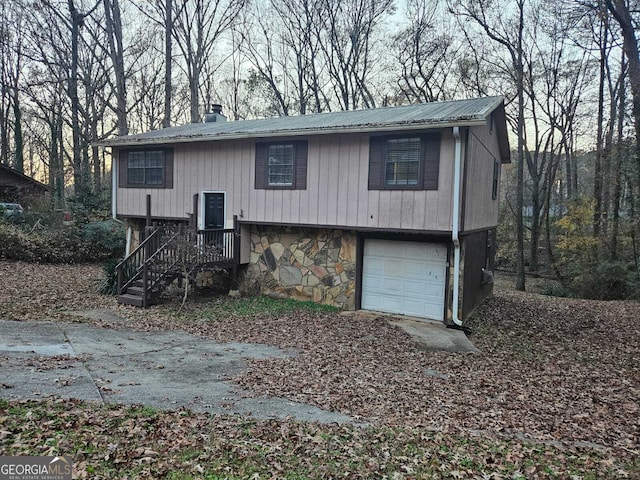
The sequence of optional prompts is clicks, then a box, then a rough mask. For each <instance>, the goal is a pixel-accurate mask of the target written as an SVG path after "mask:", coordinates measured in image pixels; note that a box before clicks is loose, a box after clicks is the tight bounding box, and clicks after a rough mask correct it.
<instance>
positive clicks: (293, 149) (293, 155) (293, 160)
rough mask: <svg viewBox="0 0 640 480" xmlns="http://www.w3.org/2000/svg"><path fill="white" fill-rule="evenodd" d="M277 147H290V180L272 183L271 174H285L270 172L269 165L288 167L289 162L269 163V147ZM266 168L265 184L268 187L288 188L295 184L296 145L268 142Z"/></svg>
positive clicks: (285, 148) (286, 148)
mask: <svg viewBox="0 0 640 480" xmlns="http://www.w3.org/2000/svg"><path fill="white" fill-rule="evenodd" d="M278 147H282V148H283V149H284V150H288V149H289V147H290V148H291V174H290V175H291V181H289V182H286V183H284V182H283V183H272V182H271V177H272V175H281V176H284V175H285V174H275V173H273V174H272V172H271V167H288V166H289V163H288V162H287V163H284V162H283V163H279V164H277V165H272V164H271V156H272V154H271V149H275V148H278ZM266 169H267V185H268V186H269V187H272V188H289V187H293V186H295V183H296V147H295V145H294V144H293V143H272V144H269V146H268V147H267V164H266Z"/></svg>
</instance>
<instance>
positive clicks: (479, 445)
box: [0, 400, 634, 480]
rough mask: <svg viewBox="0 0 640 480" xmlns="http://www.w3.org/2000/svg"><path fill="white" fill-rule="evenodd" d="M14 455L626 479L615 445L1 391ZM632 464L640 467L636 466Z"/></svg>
mask: <svg viewBox="0 0 640 480" xmlns="http://www.w3.org/2000/svg"><path fill="white" fill-rule="evenodd" d="M0 419H1V420H2V428H1V429H0V447H1V448H2V451H3V453H4V454H10V455H27V454H28V455H53V454H56V455H71V456H72V457H73V458H74V478H88V479H124V478H129V479H134V478H174V479H175V478H179V479H196V478H198V479H200V478H203V479H222V478H225V479H240V478H242V479H247V478H252V479H274V478H291V479H293V478H295V479H306V478H338V477H341V478H356V479H369V478H388V479H414V478H415V479H417V478H422V479H445V478H447V479H448V478H461V479H496V480H500V479H524V478H532V479H535V478H624V477H625V476H628V473H627V472H626V471H625V470H624V469H625V468H626V467H627V466H625V465H621V464H619V462H618V461H617V460H616V459H615V458H612V457H611V456H610V455H608V454H605V453H598V452H595V453H594V452H591V451H589V449H586V448H580V447H569V448H558V447H554V446H545V445H537V444H527V443H520V442H517V441H509V440H504V439H492V438H465V437H463V436H459V435H455V434H445V433H442V432H431V431H425V430H422V429H415V428H403V427H393V428H386V427H368V428H358V427H353V426H348V425H344V426H326V425H318V424H312V423H303V422H294V421H290V420H271V421H254V420H247V419H243V418H238V417H228V416H208V415H205V414H194V413H192V412H189V411H187V410H178V411H175V412H167V411H158V410H155V409H151V408H148V407H141V406H133V407H123V406H97V405H92V404H90V403H82V402H79V401H75V400H47V401H41V402H35V401H21V402H11V403H9V402H5V401H2V400H0ZM631 468H634V466H633V465H631Z"/></svg>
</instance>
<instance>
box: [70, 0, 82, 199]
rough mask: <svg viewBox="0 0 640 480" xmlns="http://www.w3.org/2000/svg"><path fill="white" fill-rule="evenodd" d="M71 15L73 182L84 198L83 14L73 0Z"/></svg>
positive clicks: (77, 193) (78, 193) (78, 194)
mask: <svg viewBox="0 0 640 480" xmlns="http://www.w3.org/2000/svg"><path fill="white" fill-rule="evenodd" d="M68 5H69V14H70V16H71V70H70V72H69V85H68V90H69V98H70V99H71V134H72V142H73V158H72V165H73V184H74V188H75V194H76V196H79V197H80V198H82V196H83V195H84V193H85V192H84V190H85V185H84V176H83V172H82V154H81V149H80V119H79V109H80V106H79V104H80V102H79V99H78V40H79V36H80V21H81V15H80V14H79V13H78V11H77V10H76V7H75V5H74V3H73V0H68Z"/></svg>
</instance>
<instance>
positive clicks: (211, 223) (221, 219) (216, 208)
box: [202, 192, 225, 230]
mask: <svg viewBox="0 0 640 480" xmlns="http://www.w3.org/2000/svg"><path fill="white" fill-rule="evenodd" d="M224 197H225V193H224V192H202V203H203V207H204V208H203V224H202V228H203V229H204V230H211V229H215V228H224V223H225V198H224Z"/></svg>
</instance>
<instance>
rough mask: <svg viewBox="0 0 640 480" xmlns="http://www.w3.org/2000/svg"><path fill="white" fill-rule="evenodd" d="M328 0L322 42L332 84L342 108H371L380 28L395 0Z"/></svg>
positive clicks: (374, 101) (392, 9)
mask: <svg viewBox="0 0 640 480" xmlns="http://www.w3.org/2000/svg"><path fill="white" fill-rule="evenodd" d="M323 1H325V2H326V8H325V19H324V23H323V28H324V30H325V31H326V36H327V38H326V40H325V41H322V42H321V43H320V46H321V48H322V51H323V54H324V59H325V63H326V65H327V70H328V74H329V78H330V81H331V87H332V88H333V91H334V94H335V97H336V100H337V102H338V105H339V107H340V109H341V110H352V109H355V108H361V107H365V108H372V107H375V106H376V99H375V97H374V95H373V93H372V91H371V84H370V83H371V76H372V73H373V71H374V70H373V65H374V61H375V45H376V40H377V34H378V30H379V29H380V26H381V24H382V23H383V20H384V19H385V18H386V16H387V15H389V14H391V13H392V12H393V11H394V6H393V1H392V0H323Z"/></svg>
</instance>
